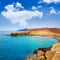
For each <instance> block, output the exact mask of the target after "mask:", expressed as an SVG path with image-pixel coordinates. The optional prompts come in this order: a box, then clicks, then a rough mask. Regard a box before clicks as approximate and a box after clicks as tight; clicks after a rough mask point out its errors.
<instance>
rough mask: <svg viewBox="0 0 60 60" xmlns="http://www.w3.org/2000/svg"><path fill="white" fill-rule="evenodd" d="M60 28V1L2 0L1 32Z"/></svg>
mask: <svg viewBox="0 0 60 60" xmlns="http://www.w3.org/2000/svg"><path fill="white" fill-rule="evenodd" d="M45 27H48V28H51V27H54V28H60V0H0V31H1V30H2V31H4V30H5V31H6V30H7V31H8V30H17V29H22V28H45Z"/></svg>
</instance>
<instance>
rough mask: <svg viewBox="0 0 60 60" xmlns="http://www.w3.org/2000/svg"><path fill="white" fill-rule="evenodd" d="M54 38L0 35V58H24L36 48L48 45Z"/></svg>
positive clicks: (10, 59)
mask: <svg viewBox="0 0 60 60" xmlns="http://www.w3.org/2000/svg"><path fill="white" fill-rule="evenodd" d="M55 43H57V40H56V39H52V38H47V37H41V36H15V37H14V36H2V35H1V36H0V60H25V57H26V56H28V55H31V54H32V51H33V50H35V49H38V48H43V47H50V46H52V45H53V44H55Z"/></svg>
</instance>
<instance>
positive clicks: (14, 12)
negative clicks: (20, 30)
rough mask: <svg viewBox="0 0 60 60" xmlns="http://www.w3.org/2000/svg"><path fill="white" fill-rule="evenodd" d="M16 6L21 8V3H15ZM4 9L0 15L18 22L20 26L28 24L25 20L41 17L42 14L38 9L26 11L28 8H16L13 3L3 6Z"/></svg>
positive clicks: (14, 22) (15, 22)
mask: <svg viewBox="0 0 60 60" xmlns="http://www.w3.org/2000/svg"><path fill="white" fill-rule="evenodd" d="M15 5H16V6H17V7H20V8H23V6H22V4H20V3H15ZM5 9H6V10H5V11H2V15H3V16H4V17H5V18H7V19H8V20H10V21H11V22H12V23H13V24H17V23H18V24H20V26H26V25H28V22H27V20H31V19H32V18H34V17H39V18H41V17H42V16H43V12H40V11H38V10H35V11H28V10H25V9H24V10H18V9H17V8H16V7H15V6H14V4H11V5H7V6H5Z"/></svg>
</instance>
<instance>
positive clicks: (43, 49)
mask: <svg viewBox="0 0 60 60" xmlns="http://www.w3.org/2000/svg"><path fill="white" fill-rule="evenodd" d="M51 47H52V46H51ZM51 47H48V48H38V49H37V50H34V51H33V54H37V51H38V50H42V51H43V52H46V51H49V50H50V49H51Z"/></svg>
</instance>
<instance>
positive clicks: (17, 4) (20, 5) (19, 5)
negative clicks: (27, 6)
mask: <svg viewBox="0 0 60 60" xmlns="http://www.w3.org/2000/svg"><path fill="white" fill-rule="evenodd" d="M16 7H19V8H24V7H23V6H22V4H21V3H19V2H17V3H16Z"/></svg>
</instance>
